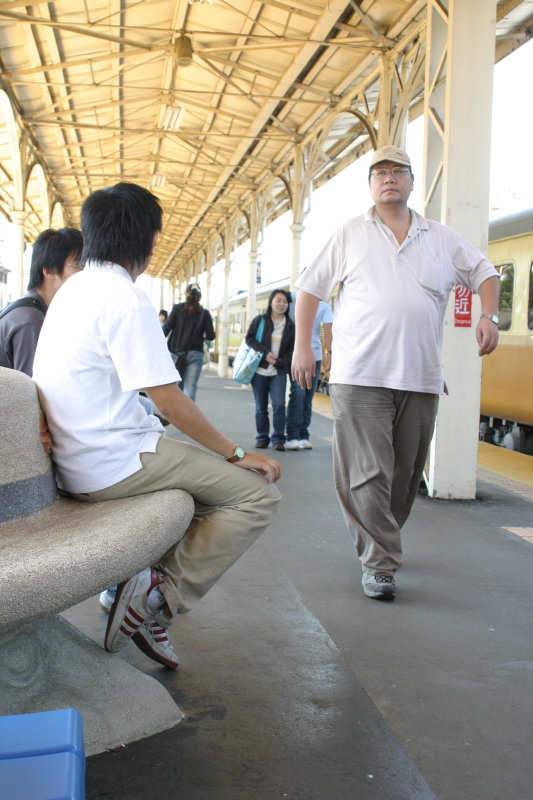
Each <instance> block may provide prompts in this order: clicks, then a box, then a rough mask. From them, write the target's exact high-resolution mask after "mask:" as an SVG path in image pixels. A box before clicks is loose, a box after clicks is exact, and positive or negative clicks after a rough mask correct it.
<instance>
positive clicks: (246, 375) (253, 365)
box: [233, 317, 265, 386]
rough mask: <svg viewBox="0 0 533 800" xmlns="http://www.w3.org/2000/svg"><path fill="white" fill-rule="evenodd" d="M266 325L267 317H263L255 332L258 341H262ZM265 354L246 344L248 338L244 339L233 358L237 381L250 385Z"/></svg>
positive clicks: (235, 379)
mask: <svg viewBox="0 0 533 800" xmlns="http://www.w3.org/2000/svg"><path fill="white" fill-rule="evenodd" d="M264 327H265V318H264V317H261V322H260V323H259V325H258V327H257V331H256V334H255V340H256V342H260V341H261V339H262V338H263V329H264ZM263 356H264V353H262V352H261V351H260V350H256V349H255V348H254V347H250V346H249V345H247V344H246V339H243V340H242V342H241V344H240V347H239V349H238V350H237V355H236V356H235V358H234V359H233V380H234V381H237V383H242V384H243V386H248V384H249V383H250V382H251V380H252V378H253V377H254V375H255V371H256V369H257V367H258V366H259V364H260V363H261V360H262V359H263Z"/></svg>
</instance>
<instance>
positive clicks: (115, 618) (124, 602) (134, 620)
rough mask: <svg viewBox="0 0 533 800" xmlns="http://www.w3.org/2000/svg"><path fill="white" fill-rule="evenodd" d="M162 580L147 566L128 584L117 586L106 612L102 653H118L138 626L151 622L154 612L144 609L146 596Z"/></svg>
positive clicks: (162, 580) (157, 573)
mask: <svg viewBox="0 0 533 800" xmlns="http://www.w3.org/2000/svg"><path fill="white" fill-rule="evenodd" d="M164 581H165V576H164V575H163V573H162V572H158V571H157V570H156V569H151V568H150V567H147V568H146V569H143V571H142V572H139V574H138V575H134V576H133V578H130V579H129V581H124V583H121V584H119V586H118V588H117V596H116V598H115V602H114V603H113V605H112V607H111V611H110V612H109V620H108V623H107V630H106V633H105V640H104V646H105V649H106V650H109V652H110V653H116V652H117V651H118V650H122V648H123V647H124V646H125V645H126V644H127V643H128V642H129V640H130V639H131V637H132V636H133V634H134V633H136V631H137V630H138V629H139V628H140V626H141V625H142V624H143V623H144V622H146V621H147V620H149V619H153V617H154V616H155V614H156V612H155V611H152V610H151V609H150V608H149V606H148V595H149V594H150V592H151V591H152V589H155V587H156V586H159V585H160V584H161V583H164Z"/></svg>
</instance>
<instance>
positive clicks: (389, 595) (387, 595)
mask: <svg viewBox="0 0 533 800" xmlns="http://www.w3.org/2000/svg"><path fill="white" fill-rule="evenodd" d="M363 592H364V595H365V597H370V599H371V600H384V601H385V602H389V603H390V602H391V601H392V600H394V598H395V597H396V594H395V591H394V590H392V591H390V590H389V591H384V592H373V591H371V590H370V591H367V590H366V589H365V588H364V587H363Z"/></svg>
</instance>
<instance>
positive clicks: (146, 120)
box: [0, 0, 533, 278]
mask: <svg viewBox="0 0 533 800" xmlns="http://www.w3.org/2000/svg"><path fill="white" fill-rule="evenodd" d="M437 2H438V0H437ZM531 17H533V3H531V2H530V0H529V1H527V2H525V1H522V2H520V0H499V2H498V24H497V36H498V41H499V42H500V44H499V45H498V47H499V48H500V49H501V51H502V53H504V52H505V51H506V50H510V49H512V48H513V47H516V46H518V45H519V44H520V43H522V42H523V41H524V40H525V38H527V36H528V34H527V24H528V19H530V18H531ZM425 19H426V0H358V2H356V1H355V0H266V2H257V1H256V0H213V2H209V0H205V1H204V2H202V0H189V2H187V0H107V1H106V0H83V2H81V0H55V2H46V3H45V2H41V3H39V2H36V3H33V4H32V5H29V4H27V3H26V2H19V1H18V0H12V2H0V48H1V50H0V56H1V64H0V69H1V78H0V79H1V82H2V87H1V88H3V89H4V90H5V92H6V94H7V96H8V97H9V99H10V101H11V107H12V108H13V109H14V110H15V124H13V123H12V122H11V123H10V122H9V119H8V117H9V114H7V113H6V109H5V108H4V114H3V115H0V126H1V127H0V162H1V170H2V171H1V173H0V211H2V213H3V214H4V215H5V216H7V217H8V218H12V212H13V210H14V209H17V208H20V197H17V191H18V192H19V195H20V191H21V187H20V185H19V186H18V189H17V176H16V174H15V173H16V169H15V166H14V165H13V156H12V154H13V145H14V141H15V139H16V140H17V141H18V142H19V146H20V143H21V145H22V146H21V150H22V153H23V162H22V164H23V171H22V175H21V177H20V178H19V183H21V184H22V187H23V189H22V190H24V186H26V185H27V189H26V197H25V198H23V202H24V200H25V211H26V212H27V217H26V223H25V224H26V236H27V237H28V238H30V239H33V238H34V236H35V235H36V233H37V232H38V231H39V230H41V229H42V228H43V227H44V226H45V225H46V223H47V220H46V215H45V213H44V211H43V209H44V208H45V206H46V202H45V200H44V198H45V196H46V191H48V194H49V197H50V199H51V200H52V204H53V203H54V202H58V203H60V204H61V206H62V208H63V210H64V214H65V220H66V223H67V224H71V225H77V224H78V220H79V210H80V207H81V204H82V202H83V200H84V199H85V197H86V196H87V195H88V194H89V193H90V192H92V191H94V190H95V189H98V188H101V187H103V186H107V185H111V184H113V183H116V182H117V181H121V180H127V181H134V182H137V183H140V184H141V185H144V186H146V187H150V188H152V191H154V193H155V194H157V196H158V197H159V198H160V200H161V203H162V205H163V209H164V215H165V216H164V230H163V234H162V236H161V237H160V239H159V242H158V247H157V250H156V256H155V258H154V261H153V262H152V266H151V273H152V274H154V275H155V274H159V275H160V276H161V277H166V278H172V277H174V276H176V275H183V274H184V270H185V266H186V265H187V264H188V263H189V262H190V261H191V259H192V258H193V257H194V256H195V255H196V254H197V253H198V252H199V250H201V248H202V247H204V246H205V242H206V241H207V239H208V237H209V236H212V235H213V233H214V231H215V229H216V228H218V229H219V230H220V227H221V225H222V224H223V222H224V221H225V220H227V219H228V217H229V215H231V214H233V213H234V212H235V210H236V209H237V208H239V207H240V206H242V204H243V203H245V202H246V200H247V198H249V197H250V195H251V192H252V191H253V190H254V189H257V188H260V187H261V186H262V185H264V184H265V183H266V182H267V181H269V180H270V182H272V177H273V176H276V175H279V176H280V177H282V174H283V170H284V169H285V168H286V166H287V164H289V163H290V161H291V160H292V159H293V158H294V148H295V145H296V144H297V143H299V142H302V141H305V138H306V137H308V136H309V135H310V134H312V133H313V132H315V131H316V130H317V128H319V127H320V126H321V124H323V122H324V120H325V119H326V118H327V117H328V115H330V116H331V112H332V110H334V109H335V108H338V107H340V105H342V101H343V98H346V97H347V96H348V95H350V93H353V91H354V89H355V88H356V87H357V86H358V85H359V84H360V83H361V81H362V80H363V79H364V78H365V76H367V75H368V74H369V73H370V72H371V71H372V70H375V69H376V66H377V65H378V64H379V61H380V59H381V58H382V56H383V54H385V53H387V52H388V51H391V50H393V49H394V48H395V47H396V46H397V45H398V43H399V42H400V41H401V40H402V37H406V36H408V35H410V36H412V35H413V32H416V31H417V30H420V31H422V30H423V28H424V26H425ZM473 35H475V26H473ZM191 49H192V53H191ZM422 91H423V76H422V81H421V83H420V84H419V85H418V87H416V89H415V91H413V92H412V95H411V97H410V99H409V102H410V103H411V104H414V103H415V102H416V101H417V99H420V96H421V92H422ZM3 105H5V103H3ZM362 136H363V137H364V138H365V139H366V141H367V142H368V133H367V131H365V129H364V127H363V126H362V125H361V124H360V122H359V121H358V120H357V118H356V117H353V116H352V117H351V118H350V120H349V121H348V120H347V119H346V118H343V117H342V116H341V117H339V118H338V119H337V121H336V123H335V124H334V125H332V127H331V129H330V130H329V132H328V138H327V141H326V142H325V143H324V146H323V151H324V168H325V167H326V166H328V164H331V163H333V162H335V161H337V160H338V159H344V161H346V160H347V159H348V160H349V159H350V158H354V157H355V154H356V151H355V145H356V144H357V142H358V137H359V138H360V137H362ZM367 146H368V144H367ZM35 163H37V164H39V165H40V166H41V167H42V170H43V171H42V172H41V170H40V168H37V169H33V166H34V164H35ZM276 202H277V204H278V207H277V208H276ZM17 203H19V205H17ZM287 204H288V192H287V189H286V185H285V186H284V185H283V183H282V182H281V180H280V182H279V190H278V199H277V201H276V190H275V189H274V204H273V213H279V210H280V209H281V208H282V207H287ZM53 221H54V218H52V222H53Z"/></svg>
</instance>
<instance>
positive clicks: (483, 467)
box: [313, 392, 533, 538]
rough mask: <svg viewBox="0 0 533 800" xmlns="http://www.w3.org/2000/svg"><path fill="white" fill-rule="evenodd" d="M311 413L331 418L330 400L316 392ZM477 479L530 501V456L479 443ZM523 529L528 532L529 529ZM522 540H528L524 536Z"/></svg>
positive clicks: (532, 468)
mask: <svg viewBox="0 0 533 800" xmlns="http://www.w3.org/2000/svg"><path fill="white" fill-rule="evenodd" d="M313 411H316V413H317V414H322V415H323V416H325V417H329V419H332V413H331V400H330V398H329V397H328V395H326V394H320V393H319V392H317V393H316V394H315V396H314V398H313ZM477 477H478V479H479V480H481V481H485V482H486V483H492V484H494V485H495V486H500V487H501V488H502V489H507V490H508V491H510V492H514V493H515V494H519V495H520V496H521V497H525V498H526V499H528V500H533V456H526V455H524V454H523V453H514V452H512V451H511V450H506V449H505V448H504V447H496V445H493V444H488V443H487V442H480V443H479V448H478V470H477ZM523 530H525V531H529V528H524V529H523ZM512 532H513V533H515V532H516V531H514V530H513V531H512ZM519 535H521V534H519ZM523 538H527V536H524V537H523Z"/></svg>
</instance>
